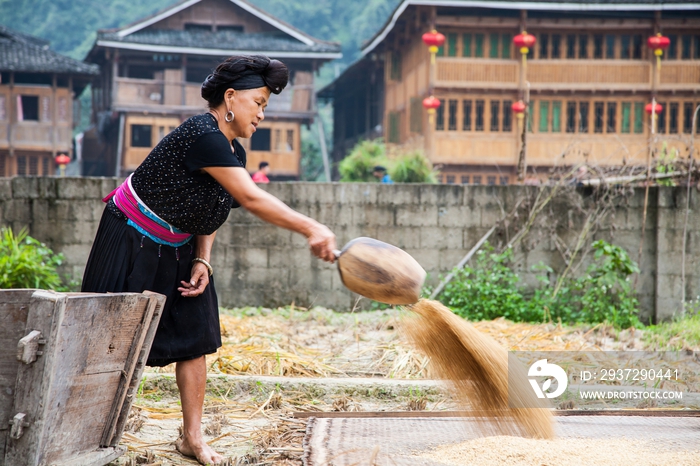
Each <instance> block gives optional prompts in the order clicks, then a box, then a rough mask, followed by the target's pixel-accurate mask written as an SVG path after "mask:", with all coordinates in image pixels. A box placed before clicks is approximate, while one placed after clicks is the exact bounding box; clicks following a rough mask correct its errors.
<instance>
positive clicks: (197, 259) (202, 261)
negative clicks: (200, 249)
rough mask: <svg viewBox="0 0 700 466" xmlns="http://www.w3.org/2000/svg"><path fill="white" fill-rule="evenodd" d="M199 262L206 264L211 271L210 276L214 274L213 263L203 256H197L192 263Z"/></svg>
mask: <svg viewBox="0 0 700 466" xmlns="http://www.w3.org/2000/svg"><path fill="white" fill-rule="evenodd" d="M195 262H199V263H201V264H204V266H205V267H206V268H207V271H208V272H209V276H210V277H211V276H212V275H214V269H212V268H211V264H210V263H209V262H207V261H206V260H205V259H202V258H201V257H195V258H194V259H192V263H195Z"/></svg>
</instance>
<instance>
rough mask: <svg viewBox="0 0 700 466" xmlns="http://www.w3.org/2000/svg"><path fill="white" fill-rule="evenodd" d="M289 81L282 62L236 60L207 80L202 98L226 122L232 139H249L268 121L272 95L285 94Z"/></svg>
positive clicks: (258, 57)
mask: <svg viewBox="0 0 700 466" xmlns="http://www.w3.org/2000/svg"><path fill="white" fill-rule="evenodd" d="M288 79H289V71H288V70H287V67H286V66H285V65H284V63H282V62H280V61H278V60H270V59H269V58H267V57H263V56H261V55H253V56H234V57H230V58H228V59H227V60H226V61H225V62H223V63H221V64H220V65H219V66H217V67H216V70H214V72H213V73H212V74H210V75H209V76H207V79H206V80H205V81H204V83H203V84H202V97H203V98H204V99H205V100H206V101H207V102H208V103H209V108H210V109H212V111H213V113H215V114H216V115H218V118H219V119H221V118H225V121H226V128H228V130H227V131H230V134H229V136H234V137H243V138H249V137H251V136H252V135H253V133H254V132H255V130H256V128H257V126H258V124H259V123H260V122H261V121H262V120H263V119H264V118H265V114H264V110H265V107H267V104H268V101H269V99H270V93H275V94H279V93H280V92H282V89H284V87H285V86H286V85H287V81H288ZM222 123H223V122H222V121H219V127H220V128H222V131H224V127H222V126H221V125H222ZM227 131H225V133H226V132H227Z"/></svg>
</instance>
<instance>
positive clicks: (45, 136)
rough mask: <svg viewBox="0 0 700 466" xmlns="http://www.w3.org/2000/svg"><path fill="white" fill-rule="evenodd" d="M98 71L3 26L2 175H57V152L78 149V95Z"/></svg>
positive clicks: (0, 60) (0, 77)
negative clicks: (75, 132) (75, 130)
mask: <svg viewBox="0 0 700 466" xmlns="http://www.w3.org/2000/svg"><path fill="white" fill-rule="evenodd" d="M97 73H98V70H97V67H96V66H95V65H89V64H86V63H82V62H80V61H77V60H73V59H72V58H69V57H66V56H63V55H59V54H58V53H56V52H54V51H52V50H50V49H49V43H48V42H46V41H44V40H41V39H38V38H36V37H31V36H27V35H25V34H22V33H19V32H16V31H13V30H11V29H8V28H6V27H4V26H0V177H2V176H8V177H9V176H15V175H42V176H47V175H53V174H54V173H55V171H56V166H55V163H54V159H55V157H56V156H57V155H58V154H59V153H65V154H66V155H69V156H72V155H73V127H74V126H75V120H77V118H75V120H74V115H75V116H76V117H77V116H78V113H77V112H74V111H73V104H74V99H75V98H76V97H77V96H79V95H80V94H81V93H82V92H83V89H84V88H85V86H86V85H87V84H88V83H89V82H90V81H91V80H92V78H93V76H95V75H97Z"/></svg>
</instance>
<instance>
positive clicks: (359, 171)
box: [338, 139, 388, 182]
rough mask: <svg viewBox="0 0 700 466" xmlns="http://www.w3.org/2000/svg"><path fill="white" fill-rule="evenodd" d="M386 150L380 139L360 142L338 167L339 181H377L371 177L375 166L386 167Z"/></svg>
mask: <svg viewBox="0 0 700 466" xmlns="http://www.w3.org/2000/svg"><path fill="white" fill-rule="evenodd" d="M387 162H388V160H387V158H386V149H385V146H384V143H382V141H381V140H380V139H375V140H373V141H368V140H366V141H360V142H358V143H357V144H356V145H355V147H354V148H353V149H352V152H350V155H348V156H347V157H345V158H344V159H343V160H342V161H341V162H340V165H338V171H339V172H340V181H356V182H363V181H365V182H368V181H377V179H376V178H375V177H374V175H372V172H373V170H374V167H375V166H376V165H387V164H388V163H387Z"/></svg>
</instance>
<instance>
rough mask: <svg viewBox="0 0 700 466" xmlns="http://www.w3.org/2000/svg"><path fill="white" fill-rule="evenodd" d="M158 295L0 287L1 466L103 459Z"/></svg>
mask: <svg viewBox="0 0 700 466" xmlns="http://www.w3.org/2000/svg"><path fill="white" fill-rule="evenodd" d="M164 303H165V297H164V296H162V295H159V294H156V293H150V292H144V293H115V294H100V293H56V292H52V291H43V290H0V466H25V465H26V466H40V465H41V466H44V465H46V466H49V465H51V466H68V465H70V466H93V465H104V464H107V463H109V462H110V461H112V460H113V459H114V458H117V457H118V456H120V455H121V454H122V453H123V452H124V448H123V447H119V440H120V439H121V435H122V432H123V430H124V425H125V424H126V420H127V417H128V414H129V410H130V409H131V405H132V402H133V399H134V395H135V393H136V391H137V390H138V386H139V383H140V380H141V375H142V373H143V369H144V365H145V362H146V359H147V357H148V352H149V351H150V347H151V343H152V341H153V336H154V334H155V331H156V328H157V326H158V321H159V320H160V313H161V309H162V308H163V304H164Z"/></svg>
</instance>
